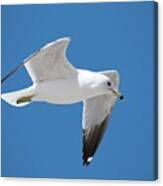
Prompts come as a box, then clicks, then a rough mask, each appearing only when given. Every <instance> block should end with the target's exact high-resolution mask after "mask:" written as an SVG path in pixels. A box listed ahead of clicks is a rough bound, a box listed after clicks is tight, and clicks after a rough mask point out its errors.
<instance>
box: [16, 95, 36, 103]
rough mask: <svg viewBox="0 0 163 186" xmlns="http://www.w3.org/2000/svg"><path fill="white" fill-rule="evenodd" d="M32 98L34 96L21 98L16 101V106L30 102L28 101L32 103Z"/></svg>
mask: <svg viewBox="0 0 163 186" xmlns="http://www.w3.org/2000/svg"><path fill="white" fill-rule="evenodd" d="M33 97H34V95H30V96H24V97H21V98H20V99H18V100H17V101H16V103H17V104H20V103H25V102H30V101H32V98H33Z"/></svg>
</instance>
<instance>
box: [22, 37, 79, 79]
mask: <svg viewBox="0 0 163 186" xmlns="http://www.w3.org/2000/svg"><path fill="white" fill-rule="evenodd" d="M69 43H70V38H67V37H66V38H61V39H58V40H56V41H54V42H51V43H49V44H47V45H45V46H44V47H43V48H41V49H40V50H39V51H38V52H36V53H34V54H32V55H31V56H29V57H28V58H27V59H25V60H24V64H25V67H26V69H27V71H28V73H29V75H30V77H31V78H32V81H33V82H41V81H44V80H54V79H60V78H65V77H70V76H73V75H74V74H76V69H75V68H74V67H73V66H72V65H71V64H70V63H69V61H68V59H67V58H66V49H67V47H68V45H69Z"/></svg>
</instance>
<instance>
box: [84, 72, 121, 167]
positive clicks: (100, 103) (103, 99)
mask: <svg viewBox="0 0 163 186" xmlns="http://www.w3.org/2000/svg"><path fill="white" fill-rule="evenodd" d="M101 73H103V74H105V75H107V76H109V77H110V78H112V80H113V82H114V83H116V86H117V88H118V86H119V79H118V77H119V74H118V73H117V71H107V72H101ZM115 74H116V75H115ZM114 75H115V76H114ZM116 99H117V98H116V97H115V95H113V94H112V95H111V96H110V95H102V96H97V97H94V98H91V99H88V100H86V101H84V106H83V123H82V125H83V164H84V165H86V166H87V165H88V164H89V163H90V161H91V160H92V158H93V156H94V154H95V152H96V150H97V147H98V146H99V144H100V141H101V139H102V137H103V135H104V132H105V129H106V127H107V125H108V120H109V118H110V115H111V111H112V108H113V106H114V104H115V102H116Z"/></svg>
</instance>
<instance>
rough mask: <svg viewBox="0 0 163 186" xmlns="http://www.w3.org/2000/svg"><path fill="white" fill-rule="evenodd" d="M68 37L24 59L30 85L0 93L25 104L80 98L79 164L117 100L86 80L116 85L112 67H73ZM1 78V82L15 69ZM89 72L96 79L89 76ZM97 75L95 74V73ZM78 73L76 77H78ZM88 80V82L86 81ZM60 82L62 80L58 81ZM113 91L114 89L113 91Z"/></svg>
mask: <svg viewBox="0 0 163 186" xmlns="http://www.w3.org/2000/svg"><path fill="white" fill-rule="evenodd" d="M69 42H70V39H69V38H61V39H58V40H56V41H54V42H52V43H49V44H47V45H45V46H44V47H43V48H41V49H40V50H39V51H38V52H37V53H34V55H31V56H30V57H29V58H27V59H26V60H24V62H23V64H24V65H25V68H26V70H27V71H28V73H29V75H30V77H31V79H32V81H33V86H31V87H29V88H26V89H23V90H18V91H16V92H11V93H6V94H2V95H1V97H2V99H4V100H5V101H6V102H8V103H9V104H11V105H14V106H18V107H20V106H25V105H27V104H29V103H31V102H33V101H45V102H48V103H56V104H71V103H77V102H80V101H83V122H82V127H83V155H82V158H83V165H86V166H87V165H89V163H90V162H91V161H92V159H93V156H94V154H95V152H96V150H97V148H98V146H99V144H100V142H101V140H102V137H103V135H104V132H105V130H106V128H107V125H108V120H109V118H110V115H111V111H112V108H113V106H114V104H115V102H116V100H117V97H116V96H115V94H113V93H110V94H104V93H102V92H101V93H100V91H99V92H98V91H97V90H96V91H94V90H92V89H90V88H89V86H88V85H90V81H92V79H93V81H95V79H96V78H97V79H98V77H101V78H102V77H103V78H104V79H105V78H109V79H110V81H111V84H113V85H114V88H115V90H118V86H119V74H118V72H117V71H116V70H110V71H104V72H98V73H95V72H88V71H85V72H84V70H83V71H82V70H77V69H76V68H75V67H73V66H72V65H71V63H69V61H68V59H67V58H66V49H67V47H68V44H69ZM20 66H22V65H19V66H18V67H17V68H15V70H13V71H11V72H10V73H9V74H8V75H7V76H6V77H4V78H3V80H2V82H4V81H5V80H6V79H7V78H9V77H10V76H11V75H12V74H13V73H14V72H15V71H17V70H18V69H19V67H20ZM93 74H94V75H95V76H96V78H94V77H93V78H92V76H93ZM97 74H98V75H97ZM79 76H80V77H79ZM88 81H89V82H88ZM61 82H62V83H61ZM115 93H117V92H115Z"/></svg>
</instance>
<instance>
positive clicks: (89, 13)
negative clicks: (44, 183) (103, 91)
mask: <svg viewBox="0 0 163 186" xmlns="http://www.w3.org/2000/svg"><path fill="white" fill-rule="evenodd" d="M63 36H69V37H70V38H71V40H72V41H71V44H70V46H69V49H68V53H67V55H68V58H69V60H70V61H71V63H72V64H73V65H74V66H76V67H80V68H84V69H90V70H96V71H101V70H105V69H117V70H119V72H120V75H121V85H120V89H121V91H122V92H123V94H124V96H125V99H124V101H118V102H117V103H116V106H115V107H114V109H113V113H112V116H111V120H110V124H109V127H108V129H107V131H106V133H105V136H104V138H103V141H102V143H101V145H100V147H99V149H98V151H97V152H96V154H95V157H94V160H93V161H92V163H91V164H90V166H88V167H87V168H86V167H83V166H82V132H81V130H82V129H81V121H82V103H79V104H74V105H67V106H59V105H50V104H46V103H33V104H31V105H28V106H27V107H23V108H15V107H12V106H10V105H8V104H6V103H5V102H3V101H2V176H18V177H56V178H87V179H89V178H91V179H141V180H152V179H154V178H155V174H156V173H155V172H154V171H155V167H156V164H155V163H156V162H155V161H154V160H155V158H156V156H155V155H156V154H155V153H154V148H155V147H154V142H155V141H154V135H155V133H154V99H153V97H154V92H153V88H154V73H153V67H154V48H153V47H154V3H153V2H144V3H140V2H139V3H138V2H137V3H123V4H122V3H98V4H58V5H14V6H2V76H4V75H5V74H6V73H7V72H9V71H10V70H11V69H13V68H14V67H15V66H16V65H17V64H19V63H20V62H21V61H22V60H23V59H24V58H26V57H28V55H30V54H31V53H33V52H34V51H36V50H37V49H39V48H40V47H42V46H43V45H44V44H45V43H47V42H50V41H52V40H55V39H57V38H59V37H63ZM31 83H32V82H31V80H30V77H29V76H28V74H27V72H26V70H25V69H24V68H22V69H21V70H19V71H18V72H17V73H16V74H15V75H14V76H13V77H12V78H11V79H9V80H8V81H6V82H5V83H4V85H3V86H2V92H7V91H13V90H16V89H20V88H24V87H27V86H29V85H31Z"/></svg>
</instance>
